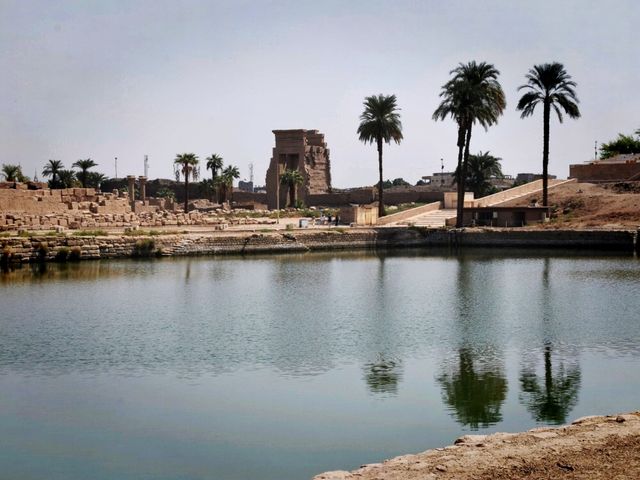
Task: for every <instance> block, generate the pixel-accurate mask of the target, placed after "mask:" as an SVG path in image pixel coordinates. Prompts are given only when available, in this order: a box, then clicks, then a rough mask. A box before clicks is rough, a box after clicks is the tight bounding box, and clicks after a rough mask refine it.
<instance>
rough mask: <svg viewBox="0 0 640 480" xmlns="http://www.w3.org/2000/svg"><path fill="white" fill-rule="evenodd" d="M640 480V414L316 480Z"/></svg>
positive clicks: (462, 441)
mask: <svg viewBox="0 0 640 480" xmlns="http://www.w3.org/2000/svg"><path fill="white" fill-rule="evenodd" d="M558 478H560V479H567V480H569V479H571V480H575V479H585V480H586V479H603V480H605V479H606V480H614V479H640V412H635V413H631V414H627V415H619V416H608V417H585V418H582V419H579V420H576V421H575V422H573V424H571V425H569V426H565V427H559V428H546V427H545V428H538V429H534V430H530V431H528V432H524V433H515V434H513V433H495V434H493V435H489V436H484V435H466V436H464V437H461V438H459V439H458V440H456V444H455V445H452V446H449V447H446V448H438V449H434V450H427V451H426V452H423V453H419V454H416V455H404V456H401V457H396V458H393V459H391V460H387V461H385V462H383V463H378V464H371V465H365V466H363V467H361V468H360V469H358V470H354V471H353V472H344V471H337V472H327V473H323V474H320V475H317V476H316V477H314V480H356V479H357V480H454V479H455V480H494V479H496V480H503V479H504V480H507V479H509V480H521V479H522V480H524V479H526V480H532V479H549V480H551V479H558Z"/></svg>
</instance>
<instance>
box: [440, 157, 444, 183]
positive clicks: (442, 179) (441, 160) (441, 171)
mask: <svg viewBox="0 0 640 480" xmlns="http://www.w3.org/2000/svg"><path fill="white" fill-rule="evenodd" d="M440 185H441V186H443V187H444V160H443V159H442V158H441V159H440Z"/></svg>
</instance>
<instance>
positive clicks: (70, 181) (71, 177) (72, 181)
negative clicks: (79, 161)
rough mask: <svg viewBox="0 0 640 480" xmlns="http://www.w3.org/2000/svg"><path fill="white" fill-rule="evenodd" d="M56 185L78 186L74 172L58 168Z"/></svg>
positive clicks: (64, 186) (63, 186)
mask: <svg viewBox="0 0 640 480" xmlns="http://www.w3.org/2000/svg"><path fill="white" fill-rule="evenodd" d="M58 185H59V187H60V188H73V187H77V186H78V179H77V178H76V172H74V171H73V170H60V171H59V172H58Z"/></svg>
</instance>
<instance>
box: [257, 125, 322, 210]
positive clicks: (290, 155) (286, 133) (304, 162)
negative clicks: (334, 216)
mask: <svg viewBox="0 0 640 480" xmlns="http://www.w3.org/2000/svg"><path fill="white" fill-rule="evenodd" d="M273 133H274V135H275V137H276V146H275V147H274V149H273V155H272V157H271V163H270V164H269V169H268V170H267V177H266V189H267V205H268V207H269V208H270V209H274V208H276V205H277V201H278V200H277V198H278V196H279V202H280V205H279V207H280V208H284V207H286V206H287V199H288V193H289V187H288V186H286V185H280V180H279V179H280V175H281V174H282V173H283V172H284V171H285V170H298V171H299V172H300V173H301V174H302V177H303V178H304V183H303V184H302V185H300V186H299V187H298V192H297V198H298V199H299V200H301V201H302V202H303V203H305V204H307V205H309V197H310V196H311V195H316V194H325V193H329V192H330V191H331V164H330V161H329V149H328V148H327V144H326V143H325V141H324V134H322V133H320V132H318V130H304V129H299V130H273ZM276 188H279V189H280V191H279V192H278V191H277V189H276ZM278 194H279V195H278Z"/></svg>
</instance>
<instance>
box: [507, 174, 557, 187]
mask: <svg viewBox="0 0 640 480" xmlns="http://www.w3.org/2000/svg"><path fill="white" fill-rule="evenodd" d="M547 178H548V179H549V180H555V179H556V178H558V177H557V176H556V175H547ZM536 180H542V174H541V173H519V174H518V175H516V182H515V183H517V184H519V185H521V184H523V183H530V182H534V181H536Z"/></svg>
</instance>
